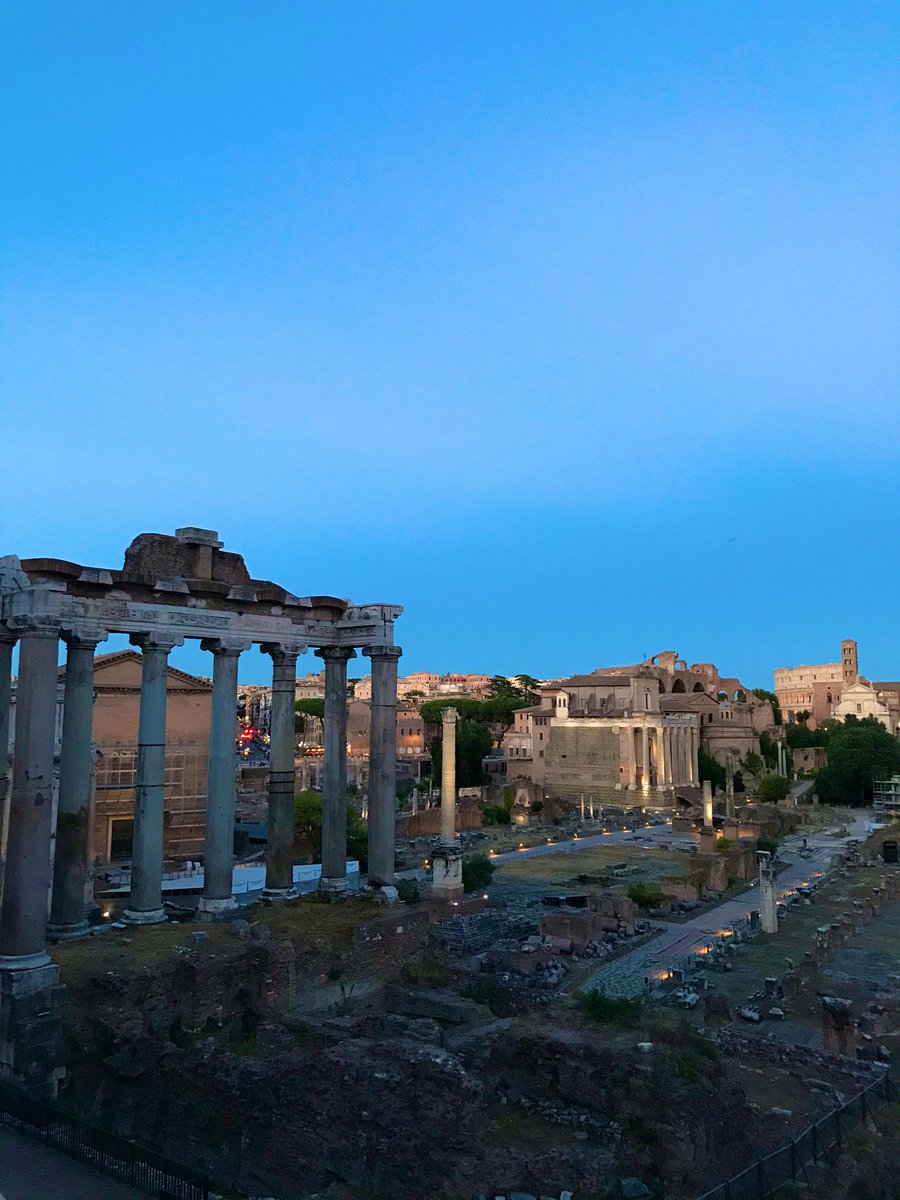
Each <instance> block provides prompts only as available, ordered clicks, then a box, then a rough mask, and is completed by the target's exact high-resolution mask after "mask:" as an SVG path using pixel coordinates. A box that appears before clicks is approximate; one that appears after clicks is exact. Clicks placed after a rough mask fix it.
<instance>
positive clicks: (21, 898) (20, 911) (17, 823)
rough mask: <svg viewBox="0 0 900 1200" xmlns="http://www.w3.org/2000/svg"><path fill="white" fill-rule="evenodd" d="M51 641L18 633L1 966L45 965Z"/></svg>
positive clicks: (52, 632)
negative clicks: (13, 747) (17, 664)
mask: <svg viewBox="0 0 900 1200" xmlns="http://www.w3.org/2000/svg"><path fill="white" fill-rule="evenodd" d="M58 643H59V631H58V630H57V629H44V628H40V627H37V628H34V627H33V628H31V629H29V630H27V631H23V634H22V640H21V647H20V650H19V678H18V682H17V685H16V747H15V755H14V758H13V779H12V790H11V793H10V803H9V844H8V854H7V859H6V880H5V885H4V888H3V908H2V912H0V970H9V971H15V970H27V969H31V968H36V967H44V966H47V965H48V964H49V963H50V959H49V957H48V955H47V951H46V949H45V948H44V939H45V937H46V932H47V901H48V899H49V893H50V839H51V835H52V819H53V818H52V814H53V740H54V734H55V731H56V673H57V666H56V662H57V648H58ZM0 1041H2V1039H0Z"/></svg>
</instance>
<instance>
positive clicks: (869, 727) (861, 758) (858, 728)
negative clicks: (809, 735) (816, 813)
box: [816, 717, 900, 804]
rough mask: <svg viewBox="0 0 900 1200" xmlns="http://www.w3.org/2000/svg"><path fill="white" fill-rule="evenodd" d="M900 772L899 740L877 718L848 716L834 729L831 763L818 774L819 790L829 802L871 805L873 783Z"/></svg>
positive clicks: (829, 747) (831, 739)
mask: <svg viewBox="0 0 900 1200" xmlns="http://www.w3.org/2000/svg"><path fill="white" fill-rule="evenodd" d="M897 773H900V741H898V740H897V738H896V737H894V735H893V734H891V733H888V731H887V730H886V729H885V727H884V726H883V725H882V724H881V722H880V721H878V720H876V718H875V717H864V718H863V719H862V720H861V721H857V720H851V719H850V718H849V717H848V719H847V721H846V722H844V723H843V725H839V726H838V727H837V728H835V729H834V730H832V731H831V734H830V737H829V740H828V766H827V767H824V768H823V769H822V770H821V771H819V773H818V775H817V776H816V791H817V793H818V795H819V798H820V799H821V800H824V801H826V802H827V803H829V804H871V802H872V783H873V781H874V780H876V779H889V778H890V777H891V776H892V775H895V774H897Z"/></svg>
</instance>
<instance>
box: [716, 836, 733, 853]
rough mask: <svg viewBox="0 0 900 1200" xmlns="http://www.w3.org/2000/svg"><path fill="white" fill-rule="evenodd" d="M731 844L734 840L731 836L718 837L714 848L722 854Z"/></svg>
mask: <svg viewBox="0 0 900 1200" xmlns="http://www.w3.org/2000/svg"><path fill="white" fill-rule="evenodd" d="M733 845H734V841H733V839H732V838H719V840H718V841H717V842H716V849H717V850H718V851H719V852H720V853H721V854H724V853H725V851H726V850H730V849H731V847H732V846H733Z"/></svg>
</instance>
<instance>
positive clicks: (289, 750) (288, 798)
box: [263, 643, 306, 901]
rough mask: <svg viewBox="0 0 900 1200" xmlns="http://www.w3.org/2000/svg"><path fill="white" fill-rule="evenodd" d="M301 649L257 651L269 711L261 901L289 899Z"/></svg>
mask: <svg viewBox="0 0 900 1200" xmlns="http://www.w3.org/2000/svg"><path fill="white" fill-rule="evenodd" d="M305 649H306V647H305V646H302V645H299V644H291V645H285V644H283V643H272V644H266V645H264V646H263V650H264V651H265V652H266V653H267V654H269V655H270V656H271V658H272V707H271V710H270V714H269V805H268V830H267V844H266V886H265V889H264V890H263V899H264V900H271V901H277V900H293V899H295V898H296V895H297V889H296V888H295V887H294V784H295V771H296V768H295V766H294V761H295V759H296V754H297V723H296V713H297V710H296V708H295V707H294V705H295V696H296V691H297V657H298V655H299V654H301V653H303V652H304V651H305Z"/></svg>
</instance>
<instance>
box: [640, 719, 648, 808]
mask: <svg viewBox="0 0 900 1200" xmlns="http://www.w3.org/2000/svg"><path fill="white" fill-rule="evenodd" d="M649 787H650V730H649V729H648V728H647V726H646V725H642V726H641V789H642V790H643V791H645V792H646V791H647V789H648V788H649Z"/></svg>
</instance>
